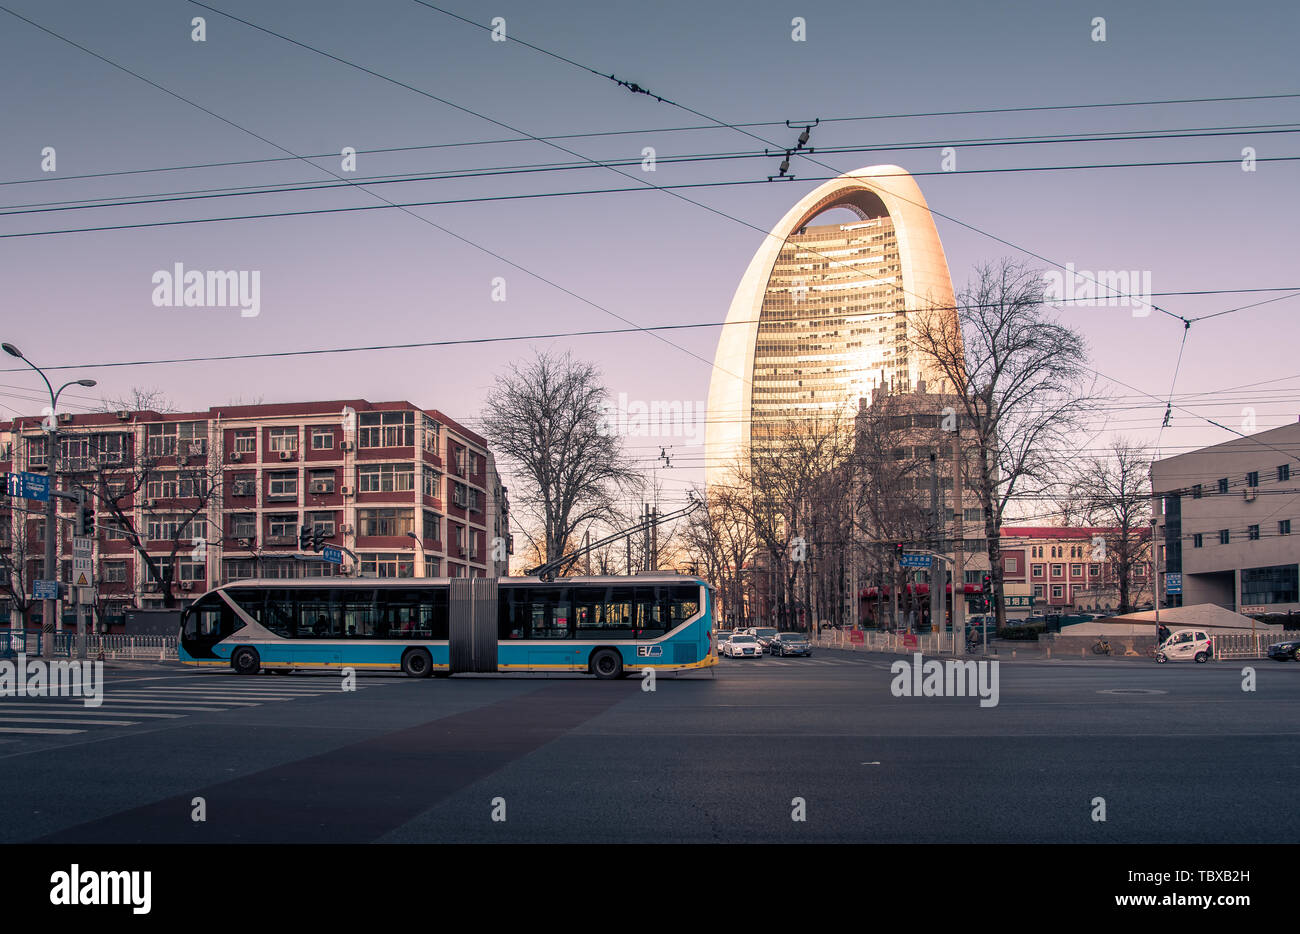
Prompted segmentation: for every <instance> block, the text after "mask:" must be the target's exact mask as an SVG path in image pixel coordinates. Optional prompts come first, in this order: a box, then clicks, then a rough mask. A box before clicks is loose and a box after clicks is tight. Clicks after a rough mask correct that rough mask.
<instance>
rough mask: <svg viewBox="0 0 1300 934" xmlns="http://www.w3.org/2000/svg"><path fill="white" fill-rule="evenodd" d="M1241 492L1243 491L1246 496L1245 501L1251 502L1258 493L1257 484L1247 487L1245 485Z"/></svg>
mask: <svg viewBox="0 0 1300 934" xmlns="http://www.w3.org/2000/svg"><path fill="white" fill-rule="evenodd" d="M1243 493H1244V494H1245V496H1246V502H1248V503H1253V502H1254V501H1255V497H1256V496H1257V495H1258V494H1259V487H1257V486H1248V487H1246V489H1245V490H1244V491H1243Z"/></svg>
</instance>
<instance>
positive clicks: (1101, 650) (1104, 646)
mask: <svg viewBox="0 0 1300 934" xmlns="http://www.w3.org/2000/svg"><path fill="white" fill-rule="evenodd" d="M1092 654H1093V655H1109V654H1110V643H1109V642H1107V641H1106V640H1105V639H1098V640H1097V641H1096V642H1095V643H1093V646H1092Z"/></svg>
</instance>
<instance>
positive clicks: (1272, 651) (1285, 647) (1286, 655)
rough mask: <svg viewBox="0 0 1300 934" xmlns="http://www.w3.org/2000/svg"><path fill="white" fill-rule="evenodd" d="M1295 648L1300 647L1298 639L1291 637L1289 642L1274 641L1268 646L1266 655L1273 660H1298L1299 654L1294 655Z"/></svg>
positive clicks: (1299, 659)
mask: <svg viewBox="0 0 1300 934" xmlns="http://www.w3.org/2000/svg"><path fill="white" fill-rule="evenodd" d="M1297 649H1300V639H1292V640H1291V641H1290V642H1274V643H1273V644H1272V645H1270V646H1269V647H1268V657H1269V658H1271V659H1273V661H1275V662H1294V661H1300V656H1297V655H1296V650H1297Z"/></svg>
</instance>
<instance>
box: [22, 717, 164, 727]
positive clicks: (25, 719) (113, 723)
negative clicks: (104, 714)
mask: <svg viewBox="0 0 1300 934" xmlns="http://www.w3.org/2000/svg"><path fill="white" fill-rule="evenodd" d="M0 723H51V724H57V723H78V724H86V723H93V724H95V725H96V726H139V725H140V721H139V720H69V719H67V718H65V717H58V718H57V719H51V718H49V717H0Z"/></svg>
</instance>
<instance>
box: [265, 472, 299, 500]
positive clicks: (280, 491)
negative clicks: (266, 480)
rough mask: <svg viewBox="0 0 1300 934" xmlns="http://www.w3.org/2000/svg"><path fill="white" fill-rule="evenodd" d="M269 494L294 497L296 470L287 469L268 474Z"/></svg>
mask: <svg viewBox="0 0 1300 934" xmlns="http://www.w3.org/2000/svg"><path fill="white" fill-rule="evenodd" d="M268 489H269V490H270V495H271V496H274V497H283V498H288V497H296V496H297V495H298V471H296V470H289V471H283V472H279V473H273V474H270V487H269V488H268Z"/></svg>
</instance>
